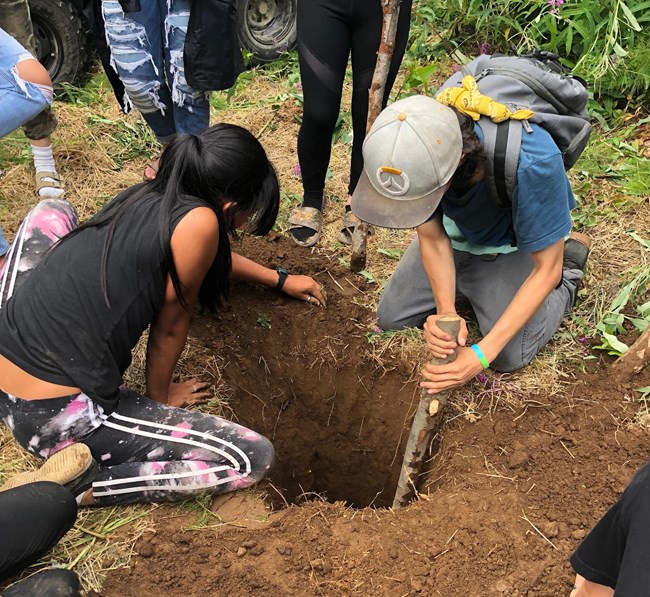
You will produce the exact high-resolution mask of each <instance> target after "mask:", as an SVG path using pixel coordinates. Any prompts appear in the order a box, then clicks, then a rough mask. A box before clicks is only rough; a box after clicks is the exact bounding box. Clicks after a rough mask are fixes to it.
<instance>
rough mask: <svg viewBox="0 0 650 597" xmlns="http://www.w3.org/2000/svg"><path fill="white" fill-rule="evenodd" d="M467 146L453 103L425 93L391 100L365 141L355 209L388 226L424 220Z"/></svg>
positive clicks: (410, 225)
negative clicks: (464, 145) (435, 98)
mask: <svg viewBox="0 0 650 597" xmlns="http://www.w3.org/2000/svg"><path fill="white" fill-rule="evenodd" d="M462 149H463V140H462V137H461V132H460V124H459V123H458V118H457V117H456V114H455V112H454V111H453V110H452V109H451V108H449V107H447V106H445V105H443V104H441V103H440V102H438V101H436V100H434V99H433V98H431V97H428V96H425V95H414V96H411V97H407V98H405V99H402V100H399V101H397V102H395V103H394V104H391V105H390V106H388V107H387V108H386V109H385V110H383V111H382V113H381V114H380V115H379V116H378V117H377V119H376V120H375V122H374V124H373V125H372V127H371V129H370V131H369V132H368V135H367V136H366V139H365V141H364V143H363V162H364V165H363V173H362V174H361V178H360V179H359V182H358V184H357V186H356V188H355V190H354V193H353V195H352V211H353V212H354V213H355V214H356V215H357V216H358V217H359V218H361V219H362V220H363V221H365V222H369V223H370V224H375V225H376V226H381V227H383V228H414V227H416V226H419V225H420V224H422V223H423V222H425V221H426V220H427V219H428V218H429V217H431V215H432V214H433V212H434V211H435V210H436V208H437V207H438V205H439V204H440V200H441V199H442V196H443V194H444V192H445V190H446V186H447V183H448V182H449V181H450V180H451V177H452V176H453V175H454V172H455V171H456V168H458V164H459V163H460V158H461V153H462Z"/></svg>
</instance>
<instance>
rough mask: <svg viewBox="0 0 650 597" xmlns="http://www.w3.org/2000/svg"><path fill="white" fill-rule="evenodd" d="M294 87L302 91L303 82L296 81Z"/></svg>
mask: <svg viewBox="0 0 650 597" xmlns="http://www.w3.org/2000/svg"><path fill="white" fill-rule="evenodd" d="M294 87H295V88H296V89H297V90H298V91H302V84H301V83H296V84H295V85H294Z"/></svg>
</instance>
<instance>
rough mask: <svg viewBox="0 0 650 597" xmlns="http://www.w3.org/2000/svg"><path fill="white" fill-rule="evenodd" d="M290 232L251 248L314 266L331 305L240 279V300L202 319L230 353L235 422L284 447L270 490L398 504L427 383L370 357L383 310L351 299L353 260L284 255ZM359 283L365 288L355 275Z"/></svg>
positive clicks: (203, 334) (261, 256)
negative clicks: (372, 331) (371, 329)
mask: <svg viewBox="0 0 650 597" xmlns="http://www.w3.org/2000/svg"><path fill="white" fill-rule="evenodd" d="M283 242H285V241H282V240H280V239H277V240H275V241H264V240H256V239H255V240H254V239H248V240H247V241H245V244H246V248H247V249H248V250H247V251H246V252H244V254H246V255H250V254H251V251H252V252H253V254H254V255H255V256H256V258H257V259H258V260H259V261H261V262H262V263H264V264H268V265H271V266H274V265H280V264H282V265H284V266H285V267H288V268H289V269H290V271H293V272H299V273H304V274H311V275H314V276H315V278H316V279H317V280H318V281H319V282H321V283H322V284H324V285H325V287H326V288H327V291H328V293H329V305H328V309H327V310H322V309H317V308H314V307H310V306H308V305H306V304H304V303H301V302H299V301H295V300H291V299H289V298H286V297H281V296H278V295H277V294H275V293H273V292H271V291H267V290H266V289H259V288H251V287H250V286H243V285H237V286H235V287H234V288H233V292H232V297H231V309H230V310H229V311H227V312H225V313H222V314H221V315H219V316H218V317H216V318H215V317H212V316H205V317H200V318H198V320H197V321H196V322H195V324H194V326H193V329H192V335H193V336H194V338H195V339H196V340H198V342H199V343H200V344H202V345H203V346H205V347H207V348H208V349H209V350H210V351H212V352H214V353H215V354H218V355H220V356H221V357H222V358H223V359H224V364H223V367H222V371H221V373H222V375H223V378H224V381H225V382H226V383H227V384H228V386H230V387H231V388H233V389H234V396H233V397H232V398H231V401H230V404H231V406H232V408H233V411H234V413H235V416H236V419H237V421H238V422H240V423H241V424H243V425H246V426H248V427H251V428H252V429H254V430H255V431H258V432H260V433H263V434H264V435H266V436H267V437H268V438H269V439H271V440H272V442H273V444H274V446H275V449H276V464H275V466H274V468H273V470H272V471H271V474H270V481H271V484H272V487H274V488H277V490H279V491H280V492H281V494H282V495H281V496H280V495H277V493H276V492H275V490H273V489H272V488H271V490H270V491H269V495H270V497H271V499H272V500H274V501H276V502H282V501H283V500H286V501H287V502H289V503H295V502H301V501H303V500H304V499H310V498H317V496H321V497H323V498H325V499H327V500H331V501H336V500H342V501H345V502H347V503H348V504H349V505H351V506H354V507H365V506H369V505H372V506H375V507H384V506H389V505H391V504H392V500H393V497H394V493H395V486H396V484H397V478H398V475H399V469H400V466H401V462H402V456H403V450H404V446H405V444H406V440H407V436H408V433H409V425H410V418H409V416H410V415H411V414H412V413H413V410H414V408H415V406H416V401H417V395H418V394H417V384H416V382H415V380H414V379H410V378H411V377H412V375H411V372H410V371H407V370H406V367H404V368H399V367H398V368H392V369H386V368H384V367H383V366H382V365H381V364H380V363H379V362H378V361H377V360H375V359H373V358H372V356H371V350H372V349H371V346H370V345H369V343H368V340H367V338H366V334H367V331H368V324H369V323H370V322H371V321H372V319H373V313H372V312H371V310H369V309H367V308H364V307H361V306H359V305H357V304H354V303H353V298H354V296H353V293H358V290H356V289H354V288H353V287H352V286H351V285H350V284H349V282H348V280H349V278H350V277H351V276H352V274H351V273H350V271H349V270H346V269H344V268H342V267H341V266H339V265H338V264H333V263H330V262H329V261H327V260H326V258H324V257H317V256H309V257H308V259H309V260H307V258H306V262H305V263H290V264H287V263H286V260H281V259H280V258H278V254H279V255H285V254H286V253H285V251H284V250H283V249H282V247H283ZM325 270H327V271H329V274H328V273H327V272H326V271H325ZM314 272H320V274H314ZM330 276H333V278H334V279H336V280H337V282H338V283H339V284H340V285H341V286H342V287H343V290H341V288H339V287H338V286H337V285H336V283H334V282H333V281H332V279H331V278H330ZM346 278H348V280H346ZM354 284H355V286H358V288H359V290H360V291H361V292H363V291H364V288H365V287H363V285H362V284H361V283H359V284H358V283H357V280H356V278H355V281H354ZM391 367H394V364H391Z"/></svg>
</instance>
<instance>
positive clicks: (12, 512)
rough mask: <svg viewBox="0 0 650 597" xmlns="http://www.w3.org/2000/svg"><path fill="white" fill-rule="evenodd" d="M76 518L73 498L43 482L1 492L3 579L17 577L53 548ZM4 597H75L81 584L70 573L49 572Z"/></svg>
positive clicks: (0, 569) (4, 593)
mask: <svg viewBox="0 0 650 597" xmlns="http://www.w3.org/2000/svg"><path fill="white" fill-rule="evenodd" d="M76 518H77V504H76V502H75V499H74V497H73V495H72V494H71V493H70V492H69V491H68V490H67V489H66V488H65V487H62V486H61V485H58V484H56V483H50V482H49V481H40V482H38V483H30V484H29V485H23V486H21V487H16V488H14V489H9V490H7V491H3V492H0V537H2V540H1V541H0V579H6V578H9V577H10V576H12V575H14V574H16V573H17V572H19V571H20V570H22V569H23V568H25V567H26V566H28V565H29V564H31V563H32V562H35V561H36V560H38V559H39V558H40V557H41V556H42V555H43V554H44V553H45V552H46V551H48V550H49V549H51V548H52V547H54V546H55V545H56V544H57V543H58V542H59V539H61V537H63V535H65V534H66V533H67V532H68V530H69V529H70V527H72V525H73V524H74V522H75V520H76ZM0 594H1V595H2V597H29V596H32V597H33V596H34V595H39V597H49V596H54V595H56V596H57V597H68V596H69V597H73V596H77V595H79V580H78V579H77V576H76V574H75V573H74V572H71V571H70V570H60V569H57V570H48V571H45V572H40V573H39V574H35V575H34V576H30V577H29V578H27V579H25V580H22V581H19V582H17V583H16V584H14V585H11V587H9V588H8V589H5V590H0Z"/></svg>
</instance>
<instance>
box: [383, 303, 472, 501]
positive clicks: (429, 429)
mask: <svg viewBox="0 0 650 597" xmlns="http://www.w3.org/2000/svg"><path fill="white" fill-rule="evenodd" d="M437 324H438V327H439V328H440V329H441V330H443V331H445V332H447V333H448V334H449V335H450V336H451V337H452V339H453V340H454V341H455V342H458V332H459V331H460V317H458V316H456V315H446V316H443V317H441V318H440V319H438V322H437ZM455 360H456V353H455V352H454V354H451V355H449V356H448V357H447V358H446V359H437V358H433V359H431V364H432V365H444V364H446V363H452V362H453V361H455ZM447 396H448V391H443V392H439V393H438V394H428V393H427V391H426V390H425V389H424V388H423V389H422V391H421V393H420V402H419V403H418V408H417V410H416V411H415V416H414V417H413V424H412V425H411V433H410V435H409V438H408V442H407V443H406V450H405V451H404V461H403V462H402V469H401V471H400V475H399V481H398V482H397V489H396V491H395V499H394V500H393V508H394V509H397V508H401V507H402V506H405V505H406V504H407V503H408V502H409V501H410V500H411V499H412V498H413V497H414V496H415V494H416V493H417V488H418V484H419V481H420V473H421V472H422V465H423V464H424V460H425V458H426V454H427V448H428V447H429V444H430V442H431V438H432V437H433V436H434V432H435V431H436V430H437V429H439V428H440V427H441V426H442V422H443V416H444V415H443V413H444V409H445V406H446V405H447Z"/></svg>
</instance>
